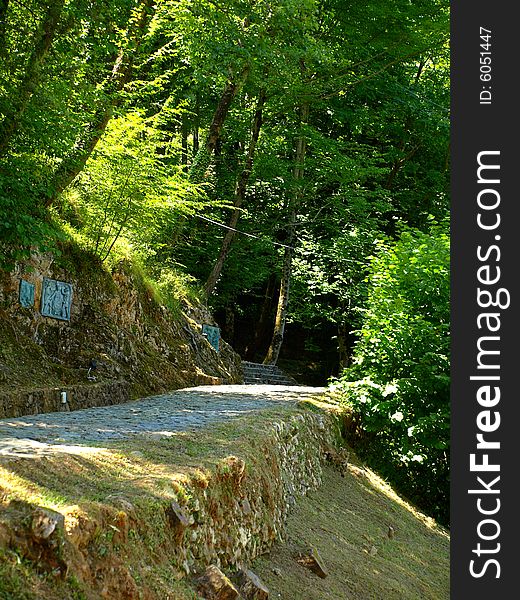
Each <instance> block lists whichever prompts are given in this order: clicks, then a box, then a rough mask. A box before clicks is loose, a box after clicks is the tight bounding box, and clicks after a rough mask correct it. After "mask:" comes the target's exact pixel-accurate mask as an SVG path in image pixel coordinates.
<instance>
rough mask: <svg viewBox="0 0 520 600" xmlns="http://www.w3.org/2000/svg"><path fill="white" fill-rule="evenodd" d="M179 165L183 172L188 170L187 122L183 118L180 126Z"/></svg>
mask: <svg viewBox="0 0 520 600" xmlns="http://www.w3.org/2000/svg"><path fill="white" fill-rule="evenodd" d="M181 165H182V168H183V170H186V169H187V168H188V120H187V118H186V117H185V116H184V117H183V118H182V125H181Z"/></svg>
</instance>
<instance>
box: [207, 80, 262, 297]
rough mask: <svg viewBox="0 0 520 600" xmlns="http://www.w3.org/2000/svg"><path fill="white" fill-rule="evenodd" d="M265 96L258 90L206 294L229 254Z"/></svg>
mask: <svg viewBox="0 0 520 600" xmlns="http://www.w3.org/2000/svg"><path fill="white" fill-rule="evenodd" d="M265 98H266V95H265V90H263V89H262V90H260V93H259V94H258V100H257V103H256V110H255V116H254V119H253V127H252V130H251V140H250V142H249V148H248V150H247V156H246V160H245V163H244V168H243V170H242V173H241V175H240V177H239V179H238V181H237V184H236V187H235V201H234V206H235V210H234V211H233V213H232V215H231V218H230V220H229V223H228V226H229V227H231V228H232V229H228V230H227V231H226V234H225V236H224V239H223V240H222V245H221V246H220V252H219V255H218V258H217V260H216V261H215V264H214V265H213V269H212V271H211V273H210V275H209V277H208V279H207V281H206V283H205V285H204V291H205V292H206V294H207V295H208V296H210V295H211V294H212V293H213V291H214V289H215V286H216V285H217V281H218V280H219V277H220V273H221V272H222V268H223V266H224V262H225V260H226V258H227V256H228V254H229V250H230V248H231V243H232V241H233V238H234V237H235V231H234V229H235V227H236V225H237V223H238V219H239V217H240V210H239V208H240V207H241V206H242V204H243V203H244V199H245V195H246V188H247V183H248V181H249V177H250V175H251V171H252V170H253V161H254V157H255V150H256V145H257V142H258V137H259V135H260V129H261V127H262V111H263V107H264V104H265Z"/></svg>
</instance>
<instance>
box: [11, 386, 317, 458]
mask: <svg viewBox="0 0 520 600" xmlns="http://www.w3.org/2000/svg"><path fill="white" fill-rule="evenodd" d="M324 390H325V388H317V387H299V386H281V385H217V386H199V387H194V388H185V389H182V390H176V391H174V392H171V393H168V394H162V395H160V396H150V397H148V398H143V399H141V400H137V401H134V402H128V403H125V404H115V405H113V406H102V407H97V408H87V409H83V410H77V411H73V412H55V413H45V414H39V415H31V416H25V417H17V418H8V419H0V457H1V456H11V457H12V456H20V457H22V456H23V457H28V456H41V455H46V454H55V453H56V452H67V453H74V454H82V453H87V452H97V451H98V448H95V447H89V443H94V444H96V445H99V444H100V443H101V444H102V443H103V442H109V441H114V440H121V439H125V438H129V437H131V436H134V435H143V434H144V435H153V436H171V435H175V433H176V432H179V431H187V430H190V429H193V428H197V427H204V426H206V425H209V424H210V423H214V422H217V421H223V420H226V419H231V418H234V417H239V416H243V415H246V414H251V413H253V412H256V411H259V410H262V409H265V408H269V407H274V406H276V405H277V404H278V405H283V406H287V404H288V403H289V404H293V403H295V402H297V401H299V400H302V399H305V398H308V397H311V396H314V395H316V394H320V393H322V392H323V391H324Z"/></svg>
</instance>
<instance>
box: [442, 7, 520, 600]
mask: <svg viewBox="0 0 520 600" xmlns="http://www.w3.org/2000/svg"><path fill="white" fill-rule="evenodd" d="M514 8H515V4H514V3H506V2H500V1H495V2H482V1H481V0H476V1H468V0H466V1H463V0H458V1H456V2H452V4H451V25H452V27H451V96H452V101H451V102H452V215H451V216H452V222H451V223H452V298H451V303H452V394H451V402H452V423H451V427H452V429H451V440H452V453H451V597H452V598H454V599H456V600H459V599H460V600H463V599H464V600H465V599H468V598H469V599H471V600H479V599H481V598H482V599H488V598H490V599H492V600H497V599H501V598H514V597H517V596H518V594H519V593H520V592H518V586H517V581H516V580H517V575H518V574H520V565H519V564H518V561H519V554H520V525H519V523H520V513H519V509H520V502H519V500H518V499H517V492H516V488H517V485H516V484H517V480H518V478H519V474H520V468H519V466H518V464H517V457H518V456H519V455H520V451H519V448H520V393H519V389H520V336H519V335H518V334H519V333H520V328H519V318H518V315H519V313H518V298H519V293H518V281H519V279H520V245H519V243H520V232H519V231H518V222H517V219H520V217H517V214H519V212H520V211H518V210H517V208H518V206H519V205H520V191H519V190H520V185H519V178H520V162H519V160H518V158H520V152H519V150H518V147H517V146H518V145H519V144H520V135H519V133H520V131H519V130H520V127H519V123H520V100H519V99H518V98H517V96H516V92H515V88H516V87H517V86H516V82H517V80H518V78H519V75H518V73H519V71H520V69H519V65H518V60H519V58H520V51H519V50H518V46H517V44H516V41H517V40H518V39H519V38H520V31H519V29H518V25H517V19H516V18H515V16H514ZM481 27H483V28H484V29H487V30H490V31H491V34H490V38H489V39H488V40H487V42H489V43H490V46H489V47H487V46H486V38H485V37H484V38H480V34H481V31H480V28H481ZM482 33H483V35H484V36H485V35H486V33H485V32H482ZM481 44H483V46H481ZM488 51H490V52H491V54H486V52H488ZM487 56H490V57H491V64H490V68H488V66H484V65H486V64H488V65H489V61H487V60H485V58H486V57H487ZM482 67H483V68H482ZM487 73H489V74H490V78H488V77H487V76H486V74H487ZM484 102H490V103H487V104H486V103H484ZM491 152H494V154H491ZM479 153H484V154H480V161H481V163H483V164H487V165H493V166H495V167H499V168H497V169H494V170H493V169H488V168H483V169H482V170H481V171H480V176H481V177H480V179H481V181H480V183H479V178H478V166H479V158H478V157H479ZM498 153H499V154H498ZM497 179H500V182H497V181H496V180H497ZM479 194H480V196H479ZM479 199H480V204H481V205H484V206H486V205H487V206H488V207H491V206H493V205H494V204H495V203H498V204H497V206H496V207H495V208H482V206H480V207H479ZM479 213H480V215H481V216H480V223H481V226H479V222H478V219H479V216H478V215H479ZM497 215H499V216H500V217H499V218H500V223H499V224H496V223H497V219H498V217H497ZM482 225H484V226H487V227H489V229H485V228H484V227H483V226H482ZM495 225H496V226H495ZM479 246H480V250H478V248H479ZM478 252H480V257H479V255H478V254H477V253H478ZM482 267H484V268H482ZM479 269H481V270H480V271H479ZM498 269H499V271H498ZM479 274H480V281H479ZM498 275H500V278H499V280H498V281H497V282H496V283H487V282H486V281H494V280H495V279H496V277H497V276H498ZM483 281H484V283H483ZM479 288H480V289H481V294H480V305H479V296H478V289H479ZM483 290H485V291H487V292H489V295H488V294H485V293H483ZM499 290H503V291H502V292H500V291H499ZM504 290H505V291H504ZM490 298H491V299H492V300H491V301H493V300H494V301H496V304H497V306H490V307H487V308H486V307H484V306H483V305H485V304H486V303H487V301H488V300H489V299H490ZM508 299H510V305H509V307H506V304H508ZM491 313H494V314H495V315H498V316H495V317H483V316H482V315H483V314H491ZM479 315H480V321H479V320H478V319H479ZM479 324H480V328H479ZM495 327H499V328H498V329H497V330H496V331H491V330H490V328H495ZM479 340H480V341H479ZM479 343H480V350H482V349H484V350H485V352H484V353H483V354H481V356H480V368H479V361H478V355H479ZM491 351H498V352H499V354H491ZM491 367H494V368H491ZM475 376H477V377H481V378H483V379H471V378H472V377H475ZM491 376H495V377H499V378H500V379H499V380H498V379H492V378H491ZM517 379H518V380H517ZM497 387H499V388H500V400H499V401H496V398H497V394H498V392H497V391H496V390H495V388H497ZM479 394H480V396H479ZM479 398H480V400H479ZM479 415H480V416H479ZM498 419H500V422H499V424H498ZM482 429H484V430H485V429H487V430H488V431H483V430H482ZM479 433H480V434H482V435H483V438H482V439H483V440H485V441H486V443H488V444H489V446H488V447H487V449H486V448H484V447H481V448H480V449H478V448H477V441H478V440H477V434H479ZM493 442H498V443H499V444H500V449H495V448H491V445H492V443H493ZM472 454H474V455H475V458H474V462H475V464H476V467H475V469H476V470H473V471H471V467H470V460H471V458H470V457H471V455H472ZM484 455H487V460H488V462H489V464H490V465H492V468H497V467H498V468H499V469H500V470H499V471H491V470H489V471H485V470H484V469H485V467H484V466H481V467H478V465H484V463H485V461H486V458H485V456H484ZM478 477H480V479H481V481H479V480H478ZM496 477H500V479H499V480H498V481H496V482H494V483H493V480H495V478H496ZM486 486H488V490H487V491H486V489H485V488H486ZM468 490H475V492H474V493H468ZM484 511H488V513H489V514H484ZM493 511H495V512H494V514H491V513H493ZM479 534H480V535H479ZM486 537H487V538H489V539H483V538H486ZM493 538H494V539H493ZM479 544H480V547H479ZM472 560H473V561H474V562H473V563H471V561H472ZM471 570H473V572H474V574H473V575H472V574H471ZM497 575H498V577H497Z"/></svg>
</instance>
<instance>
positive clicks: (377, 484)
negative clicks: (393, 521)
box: [348, 465, 450, 538]
mask: <svg viewBox="0 0 520 600" xmlns="http://www.w3.org/2000/svg"><path fill="white" fill-rule="evenodd" d="M348 469H349V471H351V472H352V473H353V474H354V475H356V476H358V477H359V476H361V477H364V478H365V479H366V480H367V481H368V482H369V483H370V485H371V486H372V487H373V488H374V489H375V490H376V491H378V492H380V493H382V494H384V495H385V496H386V497H387V498H389V499H390V500H392V502H395V503H396V504H399V506H402V507H403V508H404V509H406V510H407V511H408V512H409V513H411V514H412V515H413V516H414V517H415V518H416V519H419V520H420V521H421V522H422V523H424V525H426V527H428V528H429V529H432V530H435V531H436V532H438V533H439V534H440V535H441V536H443V537H446V538H449V537H450V536H449V533H448V532H447V531H446V530H445V529H444V528H443V527H441V526H440V525H439V524H438V523H436V521H435V519H432V518H431V517H428V516H427V515H425V514H424V513H422V512H420V511H419V510H418V509H417V508H415V507H414V506H412V505H411V504H409V503H408V502H406V500H403V498H401V497H400V496H398V495H397V493H396V492H394V490H393V489H392V487H391V486H390V485H389V484H388V483H387V482H386V481H384V480H383V479H382V478H381V477H380V476H379V475H376V473H374V471H372V470H371V469H369V468H368V467H364V468H359V467H356V466H355V465H349V466H348Z"/></svg>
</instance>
